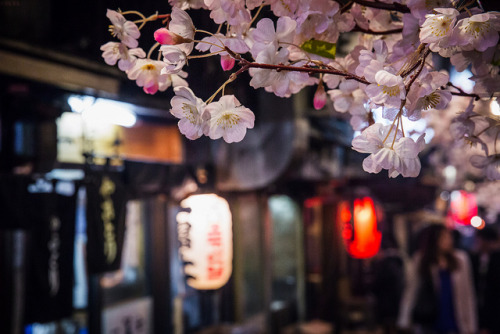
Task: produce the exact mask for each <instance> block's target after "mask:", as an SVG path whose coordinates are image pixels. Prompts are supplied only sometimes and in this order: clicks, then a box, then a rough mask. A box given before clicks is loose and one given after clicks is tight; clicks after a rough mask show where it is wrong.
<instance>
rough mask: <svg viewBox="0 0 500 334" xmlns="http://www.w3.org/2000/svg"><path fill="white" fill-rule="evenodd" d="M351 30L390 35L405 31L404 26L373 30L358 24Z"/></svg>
mask: <svg viewBox="0 0 500 334" xmlns="http://www.w3.org/2000/svg"><path fill="white" fill-rule="evenodd" d="M351 31H359V32H362V33H365V34H370V35H390V34H399V33H401V32H403V28H398V29H391V30H385V31H373V30H370V29H363V28H361V27H360V26H358V25H357V26H355V27H354V29H353V30H351Z"/></svg>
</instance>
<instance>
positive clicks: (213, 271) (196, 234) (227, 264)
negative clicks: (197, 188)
mask: <svg viewBox="0 0 500 334" xmlns="http://www.w3.org/2000/svg"><path fill="white" fill-rule="evenodd" d="M181 206H182V207H183V208H185V209H187V210H186V211H181V212H179V213H178V214H177V217H176V219H177V224H178V225H177V230H178V236H179V241H180V243H181V246H180V248H179V252H180V254H181V256H182V259H183V261H184V263H185V266H184V272H185V274H186V276H187V277H188V279H187V284H188V285H189V286H191V287H193V288H195V289H198V290H213V289H219V288H221V287H222V286H223V285H224V284H226V283H227V281H228V280H229V277H231V272H232V260H233V239H232V238H233V233H232V219H231V211H230V210H229V205H228V203H227V201H226V200H225V199H223V198H221V197H219V196H217V195H215V194H205V195H193V196H190V197H188V198H186V199H185V200H183V201H182V202H181ZM188 211H189V212H188Z"/></svg>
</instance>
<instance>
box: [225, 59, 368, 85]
mask: <svg viewBox="0 0 500 334" xmlns="http://www.w3.org/2000/svg"><path fill="white" fill-rule="evenodd" d="M240 65H242V67H241V69H240V70H238V71H237V72H236V73H235V74H236V75H237V74H240V73H241V72H243V71H245V70H247V69H249V68H264V69H269V70H275V71H295V72H305V73H322V74H333V75H340V76H343V77H345V78H346V79H352V80H356V81H358V82H361V83H364V84H367V85H369V84H370V82H368V81H367V80H366V79H365V78H364V77H358V76H357V75H354V74H351V73H347V72H343V71H339V70H336V69H334V68H319V67H309V66H303V67H299V66H288V65H282V64H278V65H274V64H262V63H252V62H249V61H248V60H245V59H241V60H240Z"/></svg>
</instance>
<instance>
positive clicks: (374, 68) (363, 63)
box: [356, 40, 388, 82]
mask: <svg viewBox="0 0 500 334" xmlns="http://www.w3.org/2000/svg"><path fill="white" fill-rule="evenodd" d="M387 55H388V49H387V44H386V43H385V42H384V41H382V40H377V41H375V42H374V43H373V52H372V51H369V50H361V51H360V53H359V65H358V67H357V68H356V75H359V76H364V77H365V78H366V80H368V81H370V82H375V81H376V80H375V74H377V72H378V71H380V70H382V69H384V67H385V65H386V59H387Z"/></svg>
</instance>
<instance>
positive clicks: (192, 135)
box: [170, 86, 208, 140]
mask: <svg viewBox="0 0 500 334" xmlns="http://www.w3.org/2000/svg"><path fill="white" fill-rule="evenodd" d="M174 92H175V96H174V97H173V98H172V100H171V101H170V104H171V105H172V109H170V113H171V114H172V115H174V116H175V117H177V118H179V119H180V120H179V123H178V126H179V130H180V132H181V133H182V134H183V135H185V136H186V137H187V138H188V139H191V140H194V139H198V138H200V137H201V136H202V135H204V134H207V133H208V128H207V126H208V124H207V119H208V118H207V116H208V114H206V113H205V111H204V108H205V103H204V102H203V100H202V99H200V98H198V97H196V96H195V95H194V93H193V91H192V90H191V89H189V88H188V87H182V86H180V87H176V88H174Z"/></svg>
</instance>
